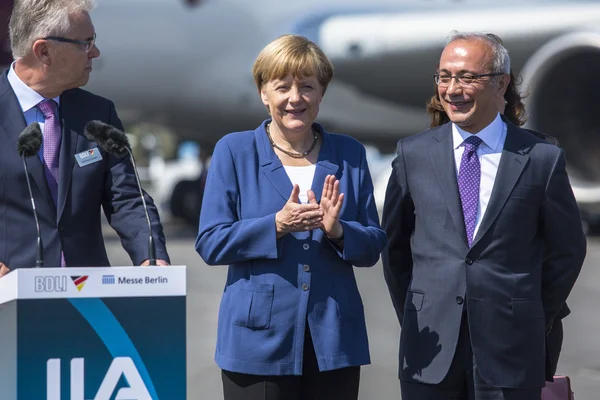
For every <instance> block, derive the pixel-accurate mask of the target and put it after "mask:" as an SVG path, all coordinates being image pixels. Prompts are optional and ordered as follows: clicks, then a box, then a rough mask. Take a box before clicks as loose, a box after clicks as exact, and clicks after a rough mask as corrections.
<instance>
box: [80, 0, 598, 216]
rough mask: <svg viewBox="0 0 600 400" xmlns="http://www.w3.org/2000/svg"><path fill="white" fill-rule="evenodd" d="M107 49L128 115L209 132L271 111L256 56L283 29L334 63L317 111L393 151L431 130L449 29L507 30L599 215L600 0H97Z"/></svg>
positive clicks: (589, 206) (99, 79)
mask: <svg viewBox="0 0 600 400" xmlns="http://www.w3.org/2000/svg"><path fill="white" fill-rule="evenodd" d="M97 3H98V5H97V7H96V9H95V10H94V11H93V12H92V18H93V21H94V24H95V26H96V31H97V34H98V40H97V44H98V47H99V48H100V50H101V56H100V58H99V59H97V60H95V61H94V71H93V73H92V76H91V80H90V83H89V84H88V86H87V87H86V88H87V89H89V90H91V91H93V92H96V93H98V94H101V95H104V96H106V97H108V98H110V99H112V100H114V101H115V103H116V105H117V108H118V111H119V114H120V116H121V117H122V119H123V120H124V121H125V122H126V123H133V122H153V123H159V124H162V125H164V126H168V127H169V128H171V129H173V130H174V131H175V132H176V133H177V135H178V136H179V137H180V138H181V139H182V140H183V139H193V140H195V141H198V142H199V143H201V144H202V145H208V146H207V147H210V145H212V144H214V143H215V142H216V141H217V140H218V139H219V138H220V137H222V136H223V135H224V134H226V133H228V132H232V131H236V130H246V129H252V128H254V127H256V126H257V125H258V124H259V123H260V121H262V120H263V119H264V118H266V117H267V114H266V111H265V109H264V106H263V105H262V102H261V101H260V99H259V97H258V93H257V89H256V87H255V85H254V82H253V79H252V75H251V68H252V63H253V62H254V59H255V58H256V56H257V55H258V53H259V52H260V50H261V49H262V48H263V47H264V46H265V45H266V44H267V43H269V42H270V41H271V40H273V39H274V38H276V37H277V36H279V35H281V34H284V33H296V34H301V35H305V36H307V37H309V38H310V39H312V40H314V41H315V42H316V43H318V44H319V45H320V46H321V47H322V49H323V50H324V51H325V53H326V54H327V55H328V56H329V57H330V58H331V60H332V61H333V63H334V65H335V68H336V72H335V78H334V81H333V82H332V83H331V85H330V87H329V89H328V91H327V94H326V95H325V98H324V100H323V103H322V106H321V110H320V113H319V118H318V120H319V122H321V123H323V124H324V125H325V126H326V127H327V128H328V129H329V130H332V131H337V132H341V133H346V134H350V135H353V136H354V137H356V138H357V139H359V140H361V141H362V142H364V143H371V144H374V145H377V146H379V147H380V148H383V149H386V151H387V152H391V151H393V149H394V144H395V142H396V141H397V140H398V139H399V138H401V137H403V136H407V135H411V134H414V133H417V132H420V131H423V130H425V129H426V128H427V127H428V122H429V121H428V117H427V115H426V114H425V107H424V104H425V101H426V100H427V99H428V98H429V97H430V96H431V95H432V94H433V90H434V87H433V79H432V74H433V73H434V71H435V66H436V64H437V61H438V59H439V55H440V52H441V49H442V46H443V44H444V41H445V38H446V37H447V35H448V34H449V33H450V32H451V31H452V30H468V31H471V30H476V31H486V32H491V33H495V34H497V35H499V36H500V37H501V38H502V39H503V41H504V44H505V45H506V47H507V48H508V50H509V52H510V54H511V58H512V65H513V70H514V71H515V73H517V74H520V75H521V76H522V77H523V82H522V85H521V88H522V89H523V90H524V91H526V92H529V93H530V95H529V97H528V98H527V105H528V110H529V112H530V118H529V124H528V127H529V128H531V129H535V130H539V131H542V132H544V133H547V134H550V135H553V136H555V137H557V138H558V139H559V140H560V143H561V146H562V147H563V148H564V149H565V152H566V155H567V159H568V163H569V169H570V175H571V178H572V183H573V188H574V191H575V193H576V196H577V199H578V201H579V203H580V205H581V208H582V211H583V212H584V213H585V214H586V216H587V215H600V135H599V133H600V121H599V122H596V115H595V112H597V110H599V109H600V95H599V94H600V79H599V75H598V71H600V3H599V2H598V1H587V2H586V1H573V0H529V1H527V0H506V1H503V2H496V1H493V0H463V1H457V0H303V1H282V0H279V1H276V0H254V1H246V0H97Z"/></svg>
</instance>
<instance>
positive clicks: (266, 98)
mask: <svg viewBox="0 0 600 400" xmlns="http://www.w3.org/2000/svg"><path fill="white" fill-rule="evenodd" d="M260 99H261V100H262V102H263V104H264V105H265V106H266V107H267V108H269V96H267V91H266V90H265V87H264V85H263V87H262V88H261V89H260Z"/></svg>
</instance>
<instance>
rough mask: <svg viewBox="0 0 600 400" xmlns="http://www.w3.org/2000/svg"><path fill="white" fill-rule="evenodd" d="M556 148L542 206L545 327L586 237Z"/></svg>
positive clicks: (571, 278)
mask: <svg viewBox="0 0 600 400" xmlns="http://www.w3.org/2000/svg"><path fill="white" fill-rule="evenodd" d="M556 150H557V154H556V157H555V159H554V165H553V168H552V172H551V173H550V178H549V180H548V183H547V186H546V195H545V199H544V204H543V209H542V223H543V234H544V242H545V257H544V264H543V268H542V301H543V305H544V314H545V318H546V325H547V326H548V327H550V326H551V324H552V321H553V320H554V318H556V317H557V316H558V315H559V313H560V311H561V309H563V307H564V304H565V302H566V300H567V297H568V296H569V293H570V292H571V289H572V288H573V285H574V284H575V281H576V280H577V277H578V276H579V272H580V271H581V267H582V265H583V260H584V259H585V254H586V238H585V234H584V233H583V229H582V226H581V216H580V213H579V209H578V207H577V203H576V202H575V197H574V196H573V191H572V189H571V185H570V183H569V178H568V176H567V172H566V169H565V164H566V163H565V157H564V152H563V151H562V150H560V149H557V148H556Z"/></svg>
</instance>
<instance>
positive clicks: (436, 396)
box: [400, 314, 542, 400]
mask: <svg viewBox="0 0 600 400" xmlns="http://www.w3.org/2000/svg"><path fill="white" fill-rule="evenodd" d="M400 388H401V392H402V400H540V399H541V396H542V394H541V392H542V389H541V388H539V389H508V388H498V387H494V386H490V385H488V384H487V383H486V382H485V381H484V380H483V378H482V377H481V375H480V374H479V370H478V369H477V361H476V360H475V357H473V349H472V348H471V338H470V337H469V327H468V324H467V314H463V319H462V322H461V327H460V334H459V337H458V344H457V345H456V353H455V354H454V359H453V360H452V364H451V365H450V369H449V371H448V374H447V375H446V377H445V378H444V379H443V380H442V381H441V382H440V383H438V384H437V385H429V384H425V383H418V382H411V381H401V382H400Z"/></svg>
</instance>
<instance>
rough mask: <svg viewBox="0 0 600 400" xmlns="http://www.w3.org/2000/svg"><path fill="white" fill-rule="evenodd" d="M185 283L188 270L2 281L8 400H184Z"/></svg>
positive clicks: (2, 366)
mask: <svg viewBox="0 0 600 400" xmlns="http://www.w3.org/2000/svg"><path fill="white" fill-rule="evenodd" d="M11 275H12V276H11ZM185 284H186V283H185V267H169V268H132V267H124V268H77V269H71V268H61V269H54V268H52V269H50V268H48V269H47V268H44V269H37V270H35V269H26V270H17V271H14V272H11V273H10V274H8V275H6V276H5V277H3V278H0V336H2V340H0V351H2V354H3V357H1V358H0V385H1V387H2V388H3V390H2V393H3V395H2V400H13V399H14V400H33V399H41V400H44V399H45V400H184V399H185V398H186V305H185V301H186V299H185Z"/></svg>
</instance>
